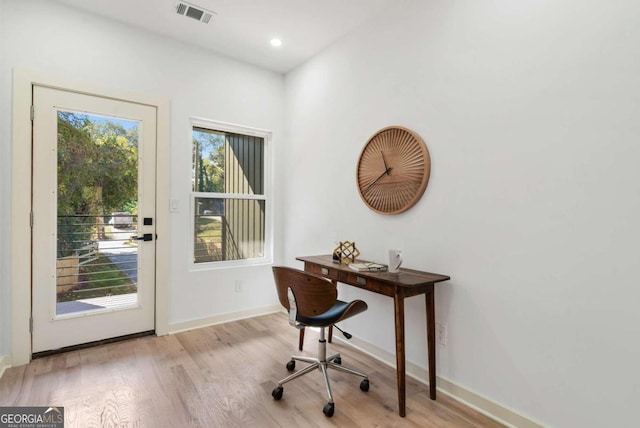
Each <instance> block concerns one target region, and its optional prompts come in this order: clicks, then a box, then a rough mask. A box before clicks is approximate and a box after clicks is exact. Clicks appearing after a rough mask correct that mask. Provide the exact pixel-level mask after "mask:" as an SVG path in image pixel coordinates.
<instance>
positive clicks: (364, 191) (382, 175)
mask: <svg viewBox="0 0 640 428" xmlns="http://www.w3.org/2000/svg"><path fill="white" fill-rule="evenodd" d="M390 171H391V168H387V169H385V170H384V172H383V173H382V174H380V175H379V176H378V178H376V179H375V180H373V181H372V182H371V183H369V185H368V186H367V187H366V188H365V189H364V190H363V191H362V193H366V192H367V190H369V188H370V187H371V186H373V185H374V184H376V183H377V182H378V180H380V179H381V178H382V177H384V176H385V175H389V172H390Z"/></svg>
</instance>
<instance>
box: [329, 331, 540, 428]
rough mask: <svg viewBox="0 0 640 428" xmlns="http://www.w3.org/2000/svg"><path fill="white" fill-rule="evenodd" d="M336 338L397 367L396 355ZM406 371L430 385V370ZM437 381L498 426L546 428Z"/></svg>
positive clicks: (410, 366) (412, 368) (409, 366)
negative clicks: (498, 423)
mask: <svg viewBox="0 0 640 428" xmlns="http://www.w3.org/2000/svg"><path fill="white" fill-rule="evenodd" d="M333 338H334V340H336V339H337V340H338V341H340V342H341V343H344V344H346V345H349V346H353V347H354V348H356V349H358V350H360V351H362V352H364V353H365V354H367V355H370V356H372V357H373V358H375V359H377V360H379V361H381V362H383V363H385V364H387V365H389V366H391V367H393V368H395V367H396V357H395V354H391V353H389V352H387V351H385V350H383V349H380V348H378V347H376V346H374V345H371V344H370V343H368V342H364V341H362V340H358V339H357V338H352V339H351V340H349V341H347V340H345V339H343V338H342V337H339V336H333ZM406 367H407V372H406V373H407V376H411V377H412V378H414V379H415V380H417V381H418V382H421V383H423V384H425V385H428V384H429V381H428V379H429V372H428V371H427V369H425V368H423V367H420V366H418V365H417V364H414V363H411V362H410V361H407V363H406ZM436 381H437V390H438V392H441V393H443V394H446V395H447V396H449V397H451V398H453V399H454V400H456V401H459V402H461V403H463V404H465V405H466V406H469V407H471V408H473V409H475V410H477V411H478V412H480V413H482V414H484V415H486V416H488V417H490V418H491V419H494V420H496V421H497V422H500V423H501V424H504V425H506V426H509V427H518V428H542V427H543V425H542V424H539V423H537V422H534V421H532V420H531V419H528V418H526V417H525V416H522V415H520V414H519V413H517V412H515V411H513V410H511V409H508V408H507V407H505V406H502V405H500V404H498V403H496V402H494V401H491V400H489V399H488V398H486V397H483V396H482V395H480V394H477V393H475V392H473V391H471V390H469V389H467V388H464V387H462V386H460V385H457V384H455V383H453V382H451V381H450V380H448V379H445V378H442V377H440V376H436Z"/></svg>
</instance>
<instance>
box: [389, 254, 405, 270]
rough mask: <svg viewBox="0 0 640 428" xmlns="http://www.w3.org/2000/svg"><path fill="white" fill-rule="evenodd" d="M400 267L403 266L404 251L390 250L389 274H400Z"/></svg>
mask: <svg viewBox="0 0 640 428" xmlns="http://www.w3.org/2000/svg"><path fill="white" fill-rule="evenodd" d="M400 265H402V251H401V250H389V272H390V273H398V272H400Z"/></svg>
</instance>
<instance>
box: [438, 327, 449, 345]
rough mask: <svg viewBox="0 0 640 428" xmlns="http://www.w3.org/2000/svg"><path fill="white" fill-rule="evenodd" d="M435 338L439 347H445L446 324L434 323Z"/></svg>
mask: <svg viewBox="0 0 640 428" xmlns="http://www.w3.org/2000/svg"><path fill="white" fill-rule="evenodd" d="M436 338H437V340H438V343H439V344H440V345H441V346H447V339H448V334H447V325H446V324H442V323H439V322H437V323H436Z"/></svg>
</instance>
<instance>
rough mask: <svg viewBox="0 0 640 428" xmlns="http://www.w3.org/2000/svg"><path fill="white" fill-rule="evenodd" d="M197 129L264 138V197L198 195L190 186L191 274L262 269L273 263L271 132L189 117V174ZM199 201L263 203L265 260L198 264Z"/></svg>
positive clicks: (258, 258) (253, 259)
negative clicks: (221, 200) (196, 231)
mask: <svg viewBox="0 0 640 428" xmlns="http://www.w3.org/2000/svg"><path fill="white" fill-rule="evenodd" d="M194 128H203V129H207V130H210V131H213V132H216V131H219V132H227V133H232V134H241V135H246V136H251V137H259V138H262V139H263V144H264V159H263V165H262V167H263V169H264V194H263V195H255V194H238V193H213V192H195V191H194V190H193V186H192V183H191V180H189V181H190V183H189V186H190V189H189V271H203V270H217V269H229V268H236V267H243V266H260V265H270V264H273V230H274V227H273V197H272V187H273V186H272V184H273V172H272V171H273V168H272V156H271V153H272V150H271V145H272V132H271V131H269V130H266V129H260V128H254V127H250V126H244V125H237V124H232V123H227V122H220V121H217V120H212V119H205V118H200V117H190V118H189V140H188V141H189V148H190V149H189V152H190V156H189V159H190V164H191V165H190V167H189V175H190V176H191V174H192V172H193V163H192V162H193V160H192V159H193V144H192V141H193V130H194ZM196 198H216V199H249V200H262V201H264V205H265V210H264V211H265V212H264V215H265V219H264V229H265V230H264V255H263V256H262V257H257V258H251V259H240V260H219V261H211V262H200V263H196V262H195V239H194V235H195V234H194V230H195V226H196V225H195V212H196V211H195V210H196V204H195V201H196Z"/></svg>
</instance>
